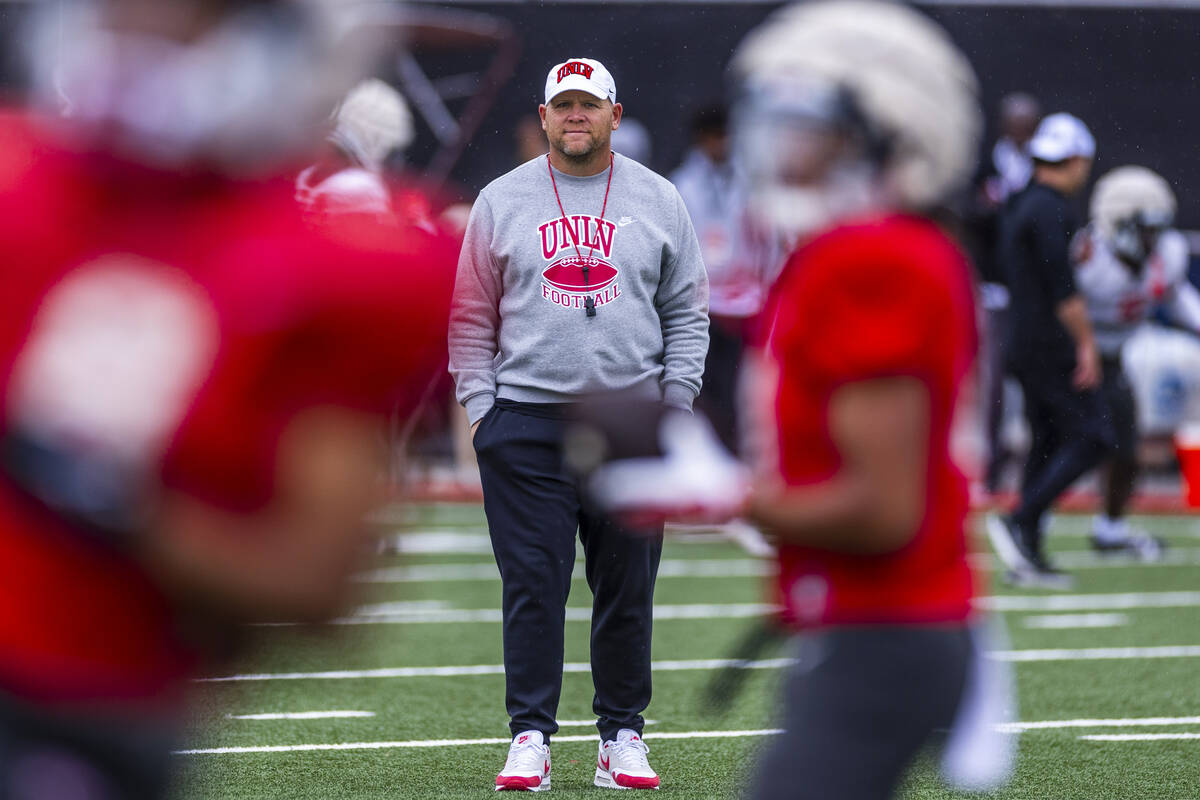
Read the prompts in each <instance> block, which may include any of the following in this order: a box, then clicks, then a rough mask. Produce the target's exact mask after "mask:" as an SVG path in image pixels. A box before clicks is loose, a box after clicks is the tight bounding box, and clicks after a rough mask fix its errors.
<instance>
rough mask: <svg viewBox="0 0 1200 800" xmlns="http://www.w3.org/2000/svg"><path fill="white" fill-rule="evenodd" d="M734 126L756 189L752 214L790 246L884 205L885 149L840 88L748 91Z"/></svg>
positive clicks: (810, 86) (740, 155) (811, 86)
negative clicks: (881, 199)
mask: <svg viewBox="0 0 1200 800" xmlns="http://www.w3.org/2000/svg"><path fill="white" fill-rule="evenodd" d="M734 119H735V120H737V122H736V123H735V125H734V143H735V153H736V157H737V159H738V161H739V163H740V164H741V165H742V167H743V168H744V169H745V171H746V174H747V176H748V178H749V180H750V183H751V185H752V187H753V190H754V191H753V192H752V193H751V198H750V203H751V211H752V212H753V213H754V214H755V215H756V216H757V217H758V218H759V219H762V220H764V221H766V222H768V224H769V225H770V226H771V228H772V229H773V230H774V231H775V232H776V233H777V234H778V235H779V236H780V238H781V239H782V240H783V242H784V243H785V244H786V245H788V246H792V245H794V244H795V243H796V241H797V240H799V239H800V238H802V237H804V236H805V235H807V234H809V233H812V232H813V231H815V230H817V229H819V228H822V227H825V226H826V225H828V224H829V223H830V222H832V221H834V220H836V219H839V218H842V217H845V216H849V215H852V214H856V213H861V212H864V211H866V210H868V209H869V208H872V207H874V206H876V205H878V204H879V181H880V177H879V175H880V169H881V166H882V158H881V156H880V154H881V153H882V152H883V151H884V148H883V147H882V146H881V145H880V143H879V141H880V140H879V137H877V136H876V135H875V134H874V133H873V132H872V131H870V130H869V129H868V127H867V124H866V120H865V119H864V118H863V116H862V115H861V113H859V112H858V110H857V108H856V107H855V105H854V101H853V98H852V97H851V96H850V95H849V93H848V92H846V91H844V90H843V89H842V88H841V87H835V86H830V85H828V84H820V83H812V84H808V85H800V84H797V83H791V84H784V85H781V86H779V87H778V88H776V89H772V88H762V89H757V90H753V89H749V90H747V91H745V92H743V96H742V98H741V99H740V100H739V101H738V103H737V104H736V106H735V113H734Z"/></svg>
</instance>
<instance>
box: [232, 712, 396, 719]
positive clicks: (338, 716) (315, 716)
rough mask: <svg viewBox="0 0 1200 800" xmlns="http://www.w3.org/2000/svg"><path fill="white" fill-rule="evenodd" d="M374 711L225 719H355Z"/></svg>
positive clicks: (281, 713)
mask: <svg viewBox="0 0 1200 800" xmlns="http://www.w3.org/2000/svg"><path fill="white" fill-rule="evenodd" d="M373 716H375V712H374V711H282V712H278V713H268V714H226V715H225V718H226V719H253V720H271V719H356V718H359V717H373Z"/></svg>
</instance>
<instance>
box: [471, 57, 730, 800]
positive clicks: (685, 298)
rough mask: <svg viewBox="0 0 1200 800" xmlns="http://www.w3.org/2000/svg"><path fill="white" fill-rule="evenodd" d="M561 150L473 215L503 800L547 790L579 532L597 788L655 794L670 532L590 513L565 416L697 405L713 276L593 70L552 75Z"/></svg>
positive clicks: (573, 67) (611, 83) (611, 86)
mask: <svg viewBox="0 0 1200 800" xmlns="http://www.w3.org/2000/svg"><path fill="white" fill-rule="evenodd" d="M544 98H545V102H544V103H543V104H542V105H541V106H540V107H539V108H538V113H539V116H540V118H541V120H542V127H543V129H544V130H545V131H546V138H547V143H548V144H549V150H550V152H549V153H547V154H546V155H544V156H539V157H537V158H534V159H533V160H531V161H528V162H526V163H525V164H522V165H521V166H519V167H517V168H516V169H514V170H512V171H510V172H508V173H507V174H505V175H502V176H500V177H499V178H497V179H496V180H494V181H492V182H491V183H490V184H488V185H487V186H486V187H484V189H483V191H482V192H480V194H479V197H478V198H477V199H476V201H475V204H474V206H472V208H471V216H470V218H469V219H468V220H467V227H466V231H465V232H464V237H463V248H462V253H461V254H460V256H459V263H458V272H457V275H456V278H455V284H454V303H453V306H452V309H451V315H450V326H449V336H448V340H449V351H450V372H451V374H452V375H453V376H454V380H455V388H456V395H457V397H458V400H459V402H460V403H462V404H463V405H464V406H465V407H466V410H467V419H468V421H469V422H470V424H471V426H472V436H473V440H474V443H475V446H476V449H477V452H478V455H479V469H480V477H481V479H482V482H483V496H484V509H485V510H486V512H487V516H488V527H489V529H490V530H491V536H492V544H493V547H494V549H495V554H496V563H497V564H498V565H499V567H500V574H501V577H502V579H503V582H504V667H505V673H506V675H507V679H508V683H507V691H506V702H507V706H508V711H509V714H510V715H511V721H510V728H511V731H512V734H513V739H512V743H511V744H510V745H509V750H508V758H507V759H506V761H505V764H504V768H503V769H501V770H500V773H499V774H498V775H497V776H496V782H495V788H496V790H498V791H499V790H506V791H545V790H546V789H549V788H550V746H549V741H548V740H549V737H550V736H551V735H552V734H554V733H555V732H556V731H557V730H558V728H557V725H556V724H555V722H554V715H555V713H556V711H557V710H558V709H557V706H558V697H559V692H560V690H561V686H562V659H563V644H562V643H563V621H564V619H565V616H566V612H565V604H566V600H567V594H568V592H569V590H570V581H571V569H572V567H573V565H574V562H575V534H576V531H578V532H579V535H580V538H581V540H582V541H583V547H584V552H585V554H586V556H587V577H588V583H589V585H590V586H591V589H592V593H593V595H594V596H595V608H594V611H593V617H592V665H593V670H592V672H593V680H594V682H595V689H596V694H595V708H596V714H597V716H598V717H599V719H598V720H597V727H598V729H599V733H600V743H599V745H600V746H599V750H598V752H597V758H596V765H595V770H596V772H595V779H594V781H595V784H596V785H597V786H602V787H605V788H617V789H655V788H658V786H659V778H658V775H657V774H656V773H655V772H654V770H653V769H651V767H650V765H649V763H648V760H647V756H646V754H647V752H648V748H647V746H646V744H645V742H643V741H642V718H641V713H642V711H643V709H645V708H646V705H647V703H649V701H650V617H651V607H652V603H653V592H654V576H655V573H656V571H657V568H658V558H659V553H660V551H661V550H660V549H661V546H662V545H661V541H660V538H661V531H653V532H652V533H651V536H650V538H649V539H645V538H628V537H626V536H625V534H623V533H622V532H621V529H620V528H618V527H615V526H613V525H612V524H611V523H608V522H605V521H603V520H601V519H599V518H596V517H594V516H592V515H591V514H590V513H589V512H588V511H586V510H585V509H584V507H583V505H582V504H581V502H580V496H579V492H578V489H577V487H576V484H575V482H574V481H573V480H572V479H570V478H568V477H567V476H566V475H565V473H564V472H563V452H562V451H563V448H562V438H563V432H564V431H563V429H564V425H565V424H566V420H565V417H566V416H567V415H568V414H569V412H570V410H571V409H572V408H573V407H575V406H576V405H577V404H579V403H582V402H583V401H584V400H585V398H588V397H590V396H592V395H597V394H607V393H609V392H618V393H626V394H627V395H628V396H630V397H636V398H638V399H640V400H645V401H648V402H651V403H662V404H665V405H669V406H673V407H676V408H680V409H686V410H688V411H690V410H691V408H692V404H693V402H694V401H695V399H696V395H697V394H699V392H700V387H701V384H702V375H703V371H704V357H705V354H706V353H707V351H708V279H707V276H706V274H705V271H704V260H703V257H702V256H701V253H700V244H699V242H698V241H697V239H696V234H695V231H694V230H693V228H692V223H691V219H690V218H689V216H688V213H687V207H686V206H685V205H684V202H683V198H682V197H680V195H679V192H678V191H676V189H675V187H674V186H672V185H671V183H670V182H669V181H667V180H666V178H663V177H662V176H661V175H657V174H655V173H654V172H652V171H651V170H649V169H647V168H646V167H644V166H642V165H641V164H639V163H637V162H636V161H633V160H632V159H630V158H628V157H626V156H624V155H622V154H621V153H614V152H613V150H612V133H613V131H615V130H617V128H618V127H619V125H620V123H621V116H622V106H621V104H620V103H618V102H617V89H616V82H615V80H614V79H613V76H612V74H611V73H610V72H609V71H608V69H607V68H606V67H605V66H604V65H603V64H601V63H600V62H599V61H596V60H595V59H590V58H571V59H568V60H567V61H565V62H563V63H561V64H556V65H554V66H553V67H552V68H551V69H550V71H549V72H548V73H547V75H546V90H545V95H544Z"/></svg>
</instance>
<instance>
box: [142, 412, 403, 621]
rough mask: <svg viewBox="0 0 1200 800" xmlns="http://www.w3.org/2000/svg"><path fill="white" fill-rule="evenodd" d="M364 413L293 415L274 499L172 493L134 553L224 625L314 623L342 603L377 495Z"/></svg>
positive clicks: (375, 447)
mask: <svg viewBox="0 0 1200 800" xmlns="http://www.w3.org/2000/svg"><path fill="white" fill-rule="evenodd" d="M381 440H382V439H381V436H380V431H379V424H378V422H377V420H375V419H374V418H373V417H369V416H366V415H362V414H358V413H355V412H350V411H346V410H342V409H333V408H322V409H313V410H310V411H306V412H302V413H301V414H299V415H297V416H296V417H295V418H294V419H293V420H292V422H291V423H290V424H289V425H288V427H287V429H286V430H285V432H284V434H283V438H282V440H281V442H280V446H279V453H278V458H277V461H276V473H275V481H276V492H275V499H274V500H273V501H272V502H271V504H270V505H269V506H267V507H266V508H264V509H262V510H260V511H257V512H255V513H252V514H245V513H241V512H237V511H229V510H225V509H221V508H217V507H214V506H212V505H210V504H208V503H206V502H204V501H202V500H198V499H196V498H194V497H192V496H189V495H186V494H182V493H179V492H172V493H170V494H168V495H167V496H165V497H164V498H163V500H162V503H161V506H160V508H159V512H158V515H157V522H156V524H155V525H154V526H153V527H152V529H151V530H150V531H149V533H148V534H147V535H146V536H144V537H142V538H141V540H140V542H141V547H140V548H139V552H138V554H137V555H138V557H139V558H140V559H141V560H142V562H143V564H144V565H145V566H146V568H147V570H148V571H149V572H150V573H151V575H152V576H153V577H154V578H155V579H156V583H158V585H160V586H162V587H164V589H165V590H166V591H167V592H169V593H170V594H172V595H173V596H174V597H175V598H176V599H177V600H178V601H179V602H180V603H181V604H183V605H184V606H186V607H189V608H192V609H197V610H201V611H203V612H205V615H206V616H208V615H215V616H216V617H217V618H219V619H224V620H227V621H230V622H254V621H266V620H275V621H279V620H289V621H290V620H302V621H316V620H321V619H325V618H328V617H329V616H332V615H334V614H336V613H337V612H338V611H339V610H341V609H342V608H343V607H344V606H345V605H346V602H347V599H348V598H347V593H348V585H347V579H348V578H349V577H350V575H351V574H352V573H353V572H354V570H355V569H356V568H357V567H359V566H360V564H359V561H360V560H361V559H362V558H363V557H364V556H365V555H366V552H367V548H366V544H367V536H366V533H365V527H364V524H363V518H364V516H365V515H366V513H367V512H368V511H370V510H371V509H372V508H373V507H374V506H375V505H376V501H377V500H381V499H382V497H381V495H382V491H381V486H380V483H379V478H378V476H379V475H380V466H381V464H380V462H381V455H382V453H381V451H380V447H379V442H380V441H381Z"/></svg>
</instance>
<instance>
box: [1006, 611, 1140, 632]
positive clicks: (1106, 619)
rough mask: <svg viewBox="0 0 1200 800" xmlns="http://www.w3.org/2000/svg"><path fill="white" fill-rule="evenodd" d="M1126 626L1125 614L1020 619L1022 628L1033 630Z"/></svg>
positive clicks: (1055, 615)
mask: <svg viewBox="0 0 1200 800" xmlns="http://www.w3.org/2000/svg"><path fill="white" fill-rule="evenodd" d="M1128 624H1129V615H1127V614H1042V615H1039V616H1033V617H1024V618H1022V619H1021V625H1022V627H1025V628H1033V629H1035V630H1074V629H1078V628H1119V627H1121V626H1123V625H1128Z"/></svg>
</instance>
